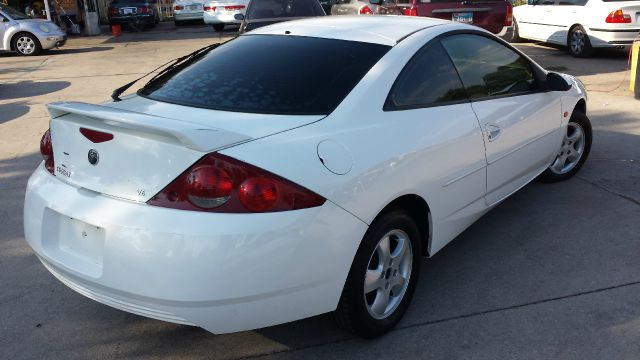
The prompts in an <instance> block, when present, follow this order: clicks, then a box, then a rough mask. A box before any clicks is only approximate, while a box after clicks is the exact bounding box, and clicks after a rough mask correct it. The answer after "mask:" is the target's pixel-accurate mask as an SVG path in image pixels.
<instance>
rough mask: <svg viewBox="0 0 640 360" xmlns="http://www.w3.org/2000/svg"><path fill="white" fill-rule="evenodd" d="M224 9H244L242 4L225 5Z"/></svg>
mask: <svg viewBox="0 0 640 360" xmlns="http://www.w3.org/2000/svg"><path fill="white" fill-rule="evenodd" d="M224 9H225V10H227V11H236V10H242V9H244V5H232V6H225V7H224Z"/></svg>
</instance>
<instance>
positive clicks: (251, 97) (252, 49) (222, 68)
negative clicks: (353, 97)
mask: <svg viewBox="0 0 640 360" xmlns="http://www.w3.org/2000/svg"><path fill="white" fill-rule="evenodd" d="M389 49H390V47H389V46H386V45H379V44H370V43H364V42H355V41H344V40H334V39H320V38H312V37H302V36H280V35H243V36H239V37H238V38H236V39H234V40H231V41H229V42H227V43H225V44H224V45H222V46H220V47H219V48H217V49H215V50H213V51H211V52H210V53H209V54H207V55H206V56H204V57H203V58H201V59H199V60H197V61H196V62H195V63H193V64H191V65H189V66H187V67H185V68H184V69H182V70H181V71H176V72H174V73H169V74H168V75H167V76H165V77H164V78H161V79H160V80H159V81H155V82H152V83H150V84H148V85H147V86H145V87H144V88H142V89H141V90H140V92H139V94H140V95H142V96H146V97H149V98H151V99H154V100H158V101H164V102H170V103H176V104H180V105H187V106H194V107H201V108H207V109H214V110H224V111H236V112H248V113H266V114H282V115H294V114H298V115H312V114H313V115H327V114H330V113H331V112H332V111H333V110H334V109H335V108H336V107H337V106H338V104H340V102H341V101H342V100H343V99H344V98H345V97H346V96H347V94H349V92H351V90H352V89H353V88H354V87H355V86H356V84H357V83H358V82H359V81H360V79H362V77H363V76H364V75H365V74H366V73H367V72H368V71H369V69H371V67H372V66H373V65H374V64H375V63H376V62H378V60H379V59H380V58H381V57H382V56H383V55H384V54H385V53H386V52H387V51H389Z"/></svg>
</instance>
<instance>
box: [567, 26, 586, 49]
mask: <svg viewBox="0 0 640 360" xmlns="http://www.w3.org/2000/svg"><path fill="white" fill-rule="evenodd" d="M586 41H587V40H586V35H585V33H584V32H582V30H579V29H578V30H574V31H573V33H572V34H571V51H572V52H573V53H574V54H581V53H582V52H583V51H584V47H585V44H586Z"/></svg>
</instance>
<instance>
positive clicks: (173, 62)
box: [111, 43, 222, 101]
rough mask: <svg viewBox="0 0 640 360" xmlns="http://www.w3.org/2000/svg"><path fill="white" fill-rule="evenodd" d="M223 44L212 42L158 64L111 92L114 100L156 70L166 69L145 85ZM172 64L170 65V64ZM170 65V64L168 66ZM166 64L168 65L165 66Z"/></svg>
mask: <svg viewBox="0 0 640 360" xmlns="http://www.w3.org/2000/svg"><path fill="white" fill-rule="evenodd" d="M220 45H222V43H217V44H211V45H208V46H205V47H203V48H201V49H198V50H196V51H194V52H192V53H189V54H187V55H185V56H181V57H179V58H177V59H173V60H169V61H167V62H166V63H164V64H162V65H160V66H158V67H157V68H155V69H153V70H151V71H150V72H148V73H146V74H144V75H142V76H141V77H139V78H137V79H135V80H133V81H132V82H130V83H127V84H125V85H123V86H121V87H119V88H117V89H115V90H113V93H111V98H112V99H113V101H120V100H121V99H120V95H122V93H123V92H125V91H127V89H129V88H130V87H131V86H133V84H135V83H137V82H138V81H139V80H141V79H143V78H145V77H147V76H149V75H151V74H153V73H154V72H155V71H157V70H159V69H162V68H163V67H164V69H162V71H160V72H159V73H157V74H156V75H155V76H154V77H152V78H151V80H149V81H148V82H147V83H146V84H145V85H144V86H147V85H149V84H151V83H152V82H155V81H157V80H159V79H161V78H163V77H164V76H165V75H167V74H169V73H171V72H173V71H174V70H176V69H177V68H180V67H182V66H184V65H188V64H190V63H192V62H193V61H195V60H197V59H199V58H200V57H202V56H203V55H205V54H207V53H208V52H209V51H211V50H213V49H215V48H217V47H218V46H220ZM169 64H170V65H169ZM167 65H169V66H167ZM165 66H166V67H165Z"/></svg>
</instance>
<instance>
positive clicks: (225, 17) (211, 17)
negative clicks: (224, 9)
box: [203, 11, 242, 24]
mask: <svg viewBox="0 0 640 360" xmlns="http://www.w3.org/2000/svg"><path fill="white" fill-rule="evenodd" d="M235 14H242V12H241V11H237V12H234V13H223V14H219V13H212V12H208V11H205V12H204V15H203V19H204V23H205V24H240V23H241V22H242V21H239V20H236V19H235V18H234V16H235Z"/></svg>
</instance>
